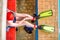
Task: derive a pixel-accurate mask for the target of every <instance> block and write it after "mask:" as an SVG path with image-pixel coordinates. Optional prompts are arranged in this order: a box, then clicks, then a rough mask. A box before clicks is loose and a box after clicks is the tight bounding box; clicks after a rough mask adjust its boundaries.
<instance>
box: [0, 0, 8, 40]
mask: <svg viewBox="0 0 60 40" xmlns="http://www.w3.org/2000/svg"><path fill="white" fill-rule="evenodd" d="M2 2H3V3H2V4H3V7H2V32H1V36H2V38H1V40H6V13H7V12H6V11H7V0H2Z"/></svg>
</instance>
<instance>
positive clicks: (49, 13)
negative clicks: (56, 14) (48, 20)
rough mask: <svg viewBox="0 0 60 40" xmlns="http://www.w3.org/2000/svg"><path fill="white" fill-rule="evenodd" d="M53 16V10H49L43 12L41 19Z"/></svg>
mask: <svg viewBox="0 0 60 40" xmlns="http://www.w3.org/2000/svg"><path fill="white" fill-rule="evenodd" d="M52 15H53V12H52V10H47V11H44V12H41V13H40V14H39V17H40V18H42V17H48V16H52Z"/></svg>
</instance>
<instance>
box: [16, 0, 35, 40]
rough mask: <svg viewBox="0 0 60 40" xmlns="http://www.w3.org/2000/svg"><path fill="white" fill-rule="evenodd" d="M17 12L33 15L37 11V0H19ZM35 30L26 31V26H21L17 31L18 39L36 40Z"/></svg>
mask: <svg viewBox="0 0 60 40" xmlns="http://www.w3.org/2000/svg"><path fill="white" fill-rule="evenodd" d="M17 12H18V13H28V14H30V15H33V13H35V0H17ZM34 32H35V31H33V33H32V34H28V33H26V31H25V30H24V27H19V28H18V31H17V33H16V34H17V36H16V37H17V40H35V38H34V37H35V33H34Z"/></svg>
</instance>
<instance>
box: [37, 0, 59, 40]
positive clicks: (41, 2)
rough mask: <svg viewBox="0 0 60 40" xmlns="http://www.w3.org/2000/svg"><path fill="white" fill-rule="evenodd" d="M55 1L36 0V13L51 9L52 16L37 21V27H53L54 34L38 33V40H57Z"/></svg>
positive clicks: (56, 9) (56, 5)
mask: <svg viewBox="0 0 60 40" xmlns="http://www.w3.org/2000/svg"><path fill="white" fill-rule="evenodd" d="M57 3H58V2H57V0H38V13H40V12H42V11H45V10H49V9H52V11H53V16H51V17H47V18H42V19H40V20H39V23H38V24H39V25H41V24H46V25H52V26H54V27H55V32H54V33H46V32H43V31H41V30H38V31H39V40H58V20H57V19H58V4H57Z"/></svg>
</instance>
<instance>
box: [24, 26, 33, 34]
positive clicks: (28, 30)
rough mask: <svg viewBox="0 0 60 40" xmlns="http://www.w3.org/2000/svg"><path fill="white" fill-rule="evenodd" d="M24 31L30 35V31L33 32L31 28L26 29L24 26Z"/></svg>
mask: <svg viewBox="0 0 60 40" xmlns="http://www.w3.org/2000/svg"><path fill="white" fill-rule="evenodd" d="M24 30H25V31H26V32H27V33H29V34H31V33H32V31H33V28H32V27H27V26H25V27H24Z"/></svg>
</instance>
